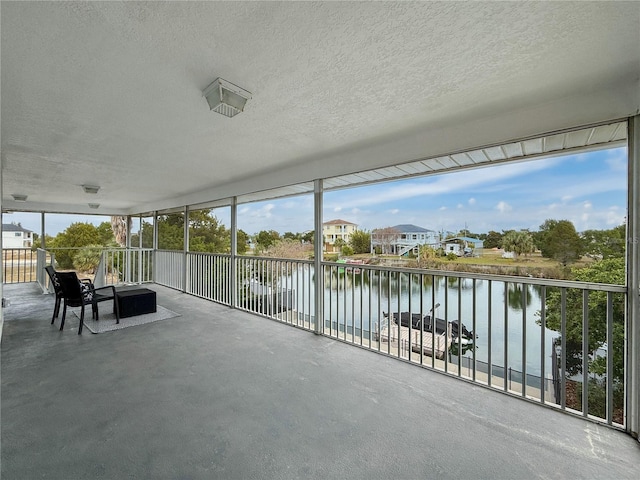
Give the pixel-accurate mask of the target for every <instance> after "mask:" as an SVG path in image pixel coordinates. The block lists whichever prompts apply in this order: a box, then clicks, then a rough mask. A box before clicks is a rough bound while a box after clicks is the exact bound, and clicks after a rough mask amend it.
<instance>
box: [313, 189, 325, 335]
mask: <svg viewBox="0 0 640 480" xmlns="http://www.w3.org/2000/svg"><path fill="white" fill-rule="evenodd" d="M313 205H314V209H313V221H314V241H313V271H314V278H315V283H314V287H315V289H314V304H315V309H314V314H315V317H316V325H315V333H316V334H317V335H322V334H323V332H324V275H323V272H322V246H323V245H322V180H321V179H318V180H314V182H313Z"/></svg>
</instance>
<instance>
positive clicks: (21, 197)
mask: <svg viewBox="0 0 640 480" xmlns="http://www.w3.org/2000/svg"><path fill="white" fill-rule="evenodd" d="M11 196H12V197H13V199H14V200H15V201H16V202H26V201H27V196H26V195H22V194H21V193H13V194H11Z"/></svg>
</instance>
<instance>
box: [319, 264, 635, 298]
mask: <svg viewBox="0 0 640 480" xmlns="http://www.w3.org/2000/svg"><path fill="white" fill-rule="evenodd" d="M322 264H323V265H328V266H335V267H340V268H345V267H347V268H359V269H361V270H376V271H383V272H393V273H410V274H423V275H433V276H439V277H451V278H468V279H470V280H474V279H475V280H489V281H493V282H506V283H522V284H527V285H540V286H546V287H558V288H577V289H581V290H595V291H605V292H613V293H626V292H627V287H625V286H624V285H614V284H607V283H592V282H578V281H575V280H556V279H551V278H537V277H519V276H516V275H496V274H490V273H473V272H451V271H446V270H435V269H424V268H407V267H404V268H403V267H386V266H381V265H368V264H348V263H346V264H345V263H337V262H322Z"/></svg>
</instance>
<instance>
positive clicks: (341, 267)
mask: <svg viewBox="0 0 640 480" xmlns="http://www.w3.org/2000/svg"><path fill="white" fill-rule="evenodd" d="M9 258H10V257H9ZM46 260H47V257H46V252H44V251H42V253H38V256H37V261H36V262H34V263H37V264H40V263H43V262H46ZM233 261H234V260H233V257H232V256H231V255H228V254H210V253H195V252H190V253H185V252H179V251H165V250H156V251H152V250H149V249H132V250H123V249H109V250H104V251H103V253H102V265H103V268H102V271H103V273H102V274H103V275H104V281H105V284H117V283H122V282H134V283H143V282H147V281H155V282H156V283H158V284H161V285H165V286H168V287H171V288H176V289H179V290H183V291H185V292H187V293H190V294H192V295H195V296H198V297H202V298H206V299H209V300H212V301H215V302H218V303H221V304H224V305H228V306H233V307H235V308H238V309H241V310H245V311H248V312H252V313H255V314H258V315H261V316H265V317H268V318H272V319H275V320H277V321H280V322H283V323H287V324H290V325H293V326H297V327H300V328H303V329H306V330H309V331H315V332H318V333H321V334H323V335H326V336H329V337H331V338H334V339H336V340H339V341H341V342H346V343H349V344H353V345H356V346H358V347H360V348H365V349H368V350H372V351H375V352H377V353H380V354H384V355H387V356H392V357H395V358H397V359H400V360H402V361H406V362H410V363H413V364H417V365H420V366H422V367H425V368H429V369H433V370H437V371H441V372H443V373H446V374H448V375H453V376H456V377H460V378H463V379H465V380H467V381H471V382H475V383H477V384H481V385H484V386H486V387H489V388H494V389H498V390H500V391H503V392H505V393H508V394H511V395H516V396H519V397H522V398H524V399H527V400H529V401H534V402H538V403H541V404H544V405H547V406H552V407H555V408H558V409H560V410H563V411H566V412H569V413H572V414H575V415H580V416H584V417H589V418H591V419H594V420H596V421H598V422H601V423H605V424H608V425H612V426H615V427H617V428H624V427H625V426H626V421H627V419H626V408H627V406H626V405H625V391H624V388H625V385H626V384H627V375H628V373H627V372H628V368H627V367H628V365H627V358H626V351H625V348H626V347H625V341H626V338H627V328H628V327H627V325H626V318H625V306H626V304H627V298H626V296H627V289H626V287H624V286H622V285H605V284H592V283H582V282H572V281H562V280H548V279H535V278H528V277H513V276H498V275H486V274H472V273H460V272H444V271H434V270H419V269H407V268H395V267H378V266H370V265H362V264H351V263H337V262H321V264H320V265H321V269H322V270H321V272H320V275H316V273H315V271H314V263H313V262H312V261H306V260H293V259H282V258H266V257H249V256H246V257H245V256H239V257H236V258H235V269H232V262H233ZM22 263H24V261H23V260H22V259H21V260H20V262H19V264H22ZM43 266H44V263H43ZM233 271H235V275H236V278H235V279H233V278H232V272H233ZM102 274H101V275H102ZM318 281H319V282H321V283H320V285H321V291H322V292H323V293H322V294H321V295H320V298H316V294H315V293H314V292H315V291H316V282H318ZM316 301H320V302H322V305H321V307H322V309H321V310H322V311H323V312H324V313H323V315H324V319H323V321H322V323H321V325H316V320H317V319H316V318H315V312H316Z"/></svg>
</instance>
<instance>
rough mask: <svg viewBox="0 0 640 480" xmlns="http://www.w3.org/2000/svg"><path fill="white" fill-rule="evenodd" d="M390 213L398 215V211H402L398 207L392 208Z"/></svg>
mask: <svg viewBox="0 0 640 480" xmlns="http://www.w3.org/2000/svg"><path fill="white" fill-rule="evenodd" d="M389 213H390V214H392V215H396V214H397V213H400V210H399V209H397V208H392V209H391V210H389Z"/></svg>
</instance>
